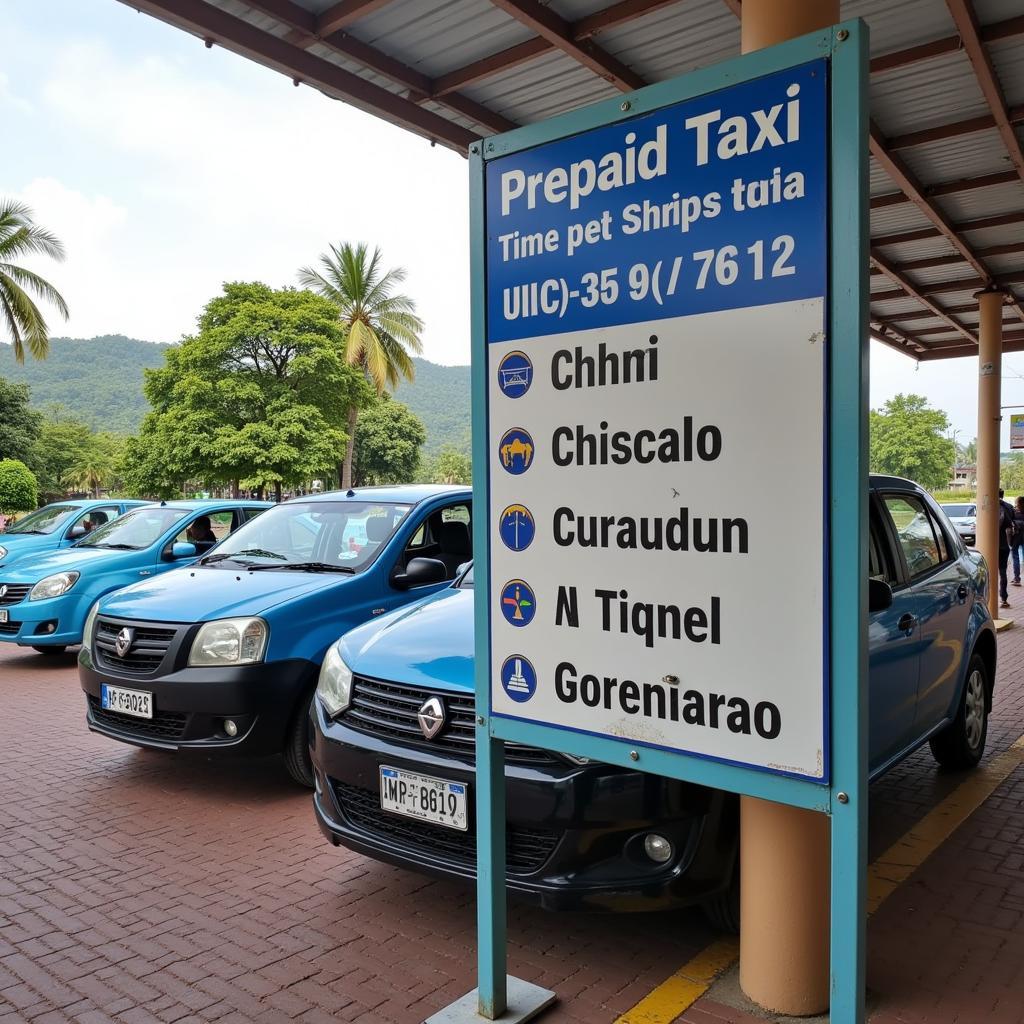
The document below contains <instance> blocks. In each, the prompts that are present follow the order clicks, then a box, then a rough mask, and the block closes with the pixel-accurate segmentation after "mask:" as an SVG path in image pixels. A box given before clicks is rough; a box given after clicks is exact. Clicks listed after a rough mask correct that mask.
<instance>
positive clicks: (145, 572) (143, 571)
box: [139, 569, 153, 576]
mask: <svg viewBox="0 0 1024 1024" xmlns="http://www.w3.org/2000/svg"><path fill="white" fill-rule="evenodd" d="M139 575H140V576H152V575H153V574H152V573H151V572H150V571H149V570H148V569H140V570H139Z"/></svg>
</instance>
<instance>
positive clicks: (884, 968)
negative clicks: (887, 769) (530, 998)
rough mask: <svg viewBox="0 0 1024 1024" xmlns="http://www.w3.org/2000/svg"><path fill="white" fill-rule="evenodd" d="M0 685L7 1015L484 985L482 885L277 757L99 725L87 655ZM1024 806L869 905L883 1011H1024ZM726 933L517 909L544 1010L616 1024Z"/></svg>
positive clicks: (361, 997)
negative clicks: (330, 829) (159, 739)
mask: <svg viewBox="0 0 1024 1024" xmlns="http://www.w3.org/2000/svg"><path fill="white" fill-rule="evenodd" d="M1006 637H1007V639H1005V640H1004V641H1003V642H1002V646H1003V670H1002V672H1001V676H1002V679H1001V682H1002V684H1003V691H1002V693H1001V696H1000V700H999V702H998V706H997V713H996V716H995V720H994V723H993V730H992V750H993V751H998V750H1000V749H1003V748H1005V747H1006V746H1007V745H1008V744H1009V742H1011V741H1012V740H1013V739H1014V738H1016V736H1017V735H1019V734H1020V733H1021V732H1024V686H1022V687H1019V688H1016V689H1015V688H1014V687H1013V685H1012V680H1015V679H1018V678H1019V677H1020V673H1021V669H1022V668H1024V629H1022V630H1014V631H1011V632H1010V633H1009V634H1006ZM0 692H2V697H3V701H4V703H3V708H4V714H3V716H2V717H0V750H2V751H3V754H2V757H0V794H2V801H0V1024H6V1022H9V1021H11V1022H13V1021H40V1022H46V1024H50V1022H58V1021H68V1020H73V1021H81V1022H89V1024H91V1022H94V1021H95V1022H102V1021H117V1022H122V1024H136V1022H145V1021H175V1020H219V1021H231V1022H245V1021H289V1020H297V1021H307V1022H315V1021H327V1020H340V1021H359V1022H361V1024H391V1022H394V1024H415V1022H416V1021H420V1020H422V1019H423V1018H424V1017H425V1016H427V1015H429V1014H430V1013H432V1012H433V1011H434V1010H436V1009H438V1008H440V1007H441V1006H444V1005H445V1004H447V1003H448V1002H450V1001H451V1000H452V999H454V998H455V997H457V996H459V995H461V994H462V993H463V992H464V991H466V990H467V989H468V988H470V987H472V985H473V983H474V980H473V973H474V972H473V946H474V933H473V899H472V892H471V891H470V890H469V889H467V888H465V887H461V886H457V885H454V884H449V883H444V882H436V881H431V880H429V879H425V878H422V877H420V876H418V875H415V874H411V873H409V872H405V871H401V870H399V869H396V868H390V867H386V866H383V865H380V864H377V863H375V862H373V861H370V860H367V859H365V858H362V857H359V856H357V855H355V854H351V853H347V852H345V851H342V850H335V849H333V848H331V847H329V846H327V845H326V844H325V843H324V841H323V840H322V838H321V836H320V833H319V831H318V830H317V828H316V825H315V823H314V821H313V816H312V812H311V809H310V801H309V797H308V796H307V795H306V794H305V793H303V792H301V791H297V790H296V789H295V788H293V787H292V786H291V785H290V784H289V783H288V782H286V781H285V779H284V776H283V771H282V769H281V768H280V766H279V765H278V764H276V763H275V762H273V761H269V762H266V761H264V762H242V761H222V760H218V761H216V762H214V761H204V760H200V759H188V760H184V759H180V758H174V757H170V756H166V755H161V754H154V753H147V752H143V751H137V750H134V749H133V748H130V747H126V746H122V745H120V744H117V743H113V742H111V741H108V740H105V739H102V738H100V737H96V736H93V735H91V734H90V733H88V732H87V731H86V729H85V727H84V724H83V701H82V697H81V694H80V691H79V689H78V682H77V676H76V673H75V670H74V660H73V657H72V656H71V655H69V656H68V657H67V658H64V659H56V660H50V659H43V658H40V657H38V656H37V655H35V654H34V653H31V652H30V653H27V654H26V653H22V652H19V651H17V650H12V649H10V648H8V647H7V646H6V645H4V646H3V647H2V648H0ZM955 782H956V779H955V777H950V776H944V775H941V774H939V773H937V772H936V771H935V769H934V766H933V765H932V764H931V762H930V759H929V758H928V756H927V754H919V755H917V756H916V757H914V758H913V759H911V760H910V761H909V762H908V763H907V764H906V765H905V766H902V767H901V768H900V769H899V770H898V771H897V772H894V773H893V774H892V775H891V776H890V777H889V778H888V779H887V780H885V781H884V782H883V783H881V784H880V785H879V786H878V787H876V789H875V791H874V794H873V800H874V803H873V809H872V847H873V848H878V849H881V848H884V847H885V846H887V845H888V844H889V842H891V840H892V839H893V838H895V837H896V836H897V835H899V834H900V833H901V832H902V831H903V830H904V829H905V828H906V826H907V825H908V824H909V823H910V821H912V820H913V819H914V818H916V817H919V816H920V815H921V814H923V813H924V812H925V811H926V810H927V809H928V808H929V807H930V806H932V805H933V803H934V802H935V801H936V800H938V799H940V798H941V797H942V796H943V795H944V794H945V793H946V792H948V791H949V789H950V788H951V787H952V786H954V785H955ZM1022 800H1024V772H1018V773H1017V774H1016V775H1015V776H1014V777H1013V778H1012V779H1010V780H1008V782H1007V783H1006V784H1005V785H1004V786H1003V787H1001V789H1000V790H999V791H998V792H997V793H996V795H995V796H994V798H993V799H992V800H990V801H989V803H988V804H987V805H986V806H985V807H984V808H983V809H982V810H981V811H980V812H979V813H978V814H977V815H975V817H974V818H973V819H972V820H971V822H969V823H968V824H967V825H966V826H965V827H964V828H962V829H961V830H960V832H958V833H957V834H956V835H955V836H954V837H953V839H952V840H951V841H950V843H949V844H948V845H947V847H946V848H945V849H943V850H942V851H941V852H940V853H939V854H938V855H937V856H936V857H935V858H933V860H932V861H931V862H929V864H927V865H926V866H925V868H924V869H923V870H922V871H919V872H918V873H917V875H915V876H914V877H913V878H912V879H911V880H910V882H908V883H907V884H906V885H905V886H904V887H903V889H901V890H900V891H898V892H897V893H896V894H895V895H894V896H893V897H892V898H891V899H890V901H889V902H888V903H887V904H886V905H885V907H883V909H882V911H881V912H880V913H879V914H878V916H877V918H876V919H875V920H874V921H873V923H872V927H871V939H872V950H871V956H872V961H871V983H872V986H873V987H874V989H875V990H876V992H877V993H878V996H877V998H876V1002H877V1005H878V1007H879V1015H878V1016H877V1018H876V1019H877V1022H878V1024H883V1022H884V1024H891V1022H892V1021H895V1020H900V1021H908V1022H909V1021H918V1020H924V1019H927V1020H929V1021H940V1020H941V1021H946V1020H948V1021H954V1020H955V1021H961V1022H972V1021H978V1022H979V1024H980V1022H982V1021H986V1022H987V1021H992V1022H994V1024H1004V1022H1007V1021H1011V1020H1012V1021H1024V1009H1022V1007H1024V989H1022V986H1024V976H1022V974H1021V973H1020V972H1021V970H1022V965H1024V926H1022V924H1021V916H1022V911H1024V874H1022V863H1021V847H1020V845H1019V842H1020V837H1021V827H1022V823H1024V806H1022ZM711 937H712V936H711V934H710V932H709V930H708V929H707V928H706V926H705V925H704V924H703V922H702V920H701V918H700V916H699V915H698V914H696V913H679V914H671V915H657V916H634V917H625V918H623V917H609V916H603V915H577V914H566V915H551V914H544V913H540V912H537V911H532V910H527V909H523V908H513V910H512V913H511V920H510V939H511V969H512V971H513V972H514V973H516V974H518V975H519V976H521V977H525V978H528V979H529V980H531V981H534V982H537V983H539V984H542V985H546V986H548V987H551V988H554V989H555V990H556V991H557V992H558V994H559V996H560V998H561V1004H560V1006H559V1007H558V1009H556V1010H554V1011H552V1012H550V1013H549V1014H548V1015H547V1016H545V1017H544V1020H545V1021H551V1022H585V1024H601V1022H608V1021H611V1020H613V1019H614V1018H615V1017H616V1016H617V1015H618V1014H619V1013H622V1012H623V1011H625V1010H626V1009H628V1008H629V1007H630V1006H632V1005H633V1004H634V1003H635V1002H636V1001H637V1000H638V999H639V998H641V997H642V996H643V995H644V994H646V993H647V992H648V991H649V990H650V989H651V988H653V987H654V986H655V985H657V984H658V983H659V982H661V981H662V980H663V979H664V978H665V977H666V976H667V975H668V974H670V973H671V972H672V970H674V969H675V968H676V967H677V966H679V965H680V964H682V963H683V962H685V961H686V960H688V959H689V958H690V957H691V956H693V955H694V954H695V953H696V952H697V951H698V950H700V949H701V948H703V947H704V946H705V945H706V944H707V942H708V941H710V939H711ZM898 964H903V965H904V966H898ZM972 986H973V988H972ZM1015 994H1016V1003H1014V1002H1013V999H1014V995H1015ZM954 1006H956V1007H960V1008H961V1009H960V1010H959V1011H957V1010H955V1009H953V1007H954ZM964 1007H967V1008H968V1009H967V1010H964V1009H963V1008H964ZM900 1010H906V1011H907V1012H906V1013H904V1014H903V1015H902V1016H900V1015H898V1013H899V1011H900ZM947 1010H948V1012H947ZM982 1010H983V1011H984V1012H982ZM975 1011H977V1012H975ZM697 1012H698V1010H696V1009H695V1010H694V1011H691V1014H688V1015H687V1017H686V1020H692V1021H693V1022H694V1024H697V1022H698V1021H699V1022H700V1024H718V1022H719V1021H721V1020H722V1019H732V1018H729V1017H726V1018H723V1016H722V1014H734V1011H731V1010H725V1009H722V1008H721V1007H720V1005H719V1004H717V1003H714V1002H711V1001H707V1000H705V1001H703V1003H702V1004H701V1005H700V1007H699V1012H700V1014H702V1015H701V1016H692V1014H695V1013H697ZM957 1012H959V1013H960V1015H959V1016H957V1015H956V1013H957ZM914 1013H917V1014H918V1016H913V1014H914ZM1014 1013H1016V1014H1017V1016H1014V1015H1013V1014H1014ZM884 1014H888V1016H884ZM894 1014H896V1015H894ZM971 1014H975V1015H973V1016H972V1015H971ZM736 1019H740V1018H739V1017H736Z"/></svg>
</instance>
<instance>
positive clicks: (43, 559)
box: [0, 499, 272, 654]
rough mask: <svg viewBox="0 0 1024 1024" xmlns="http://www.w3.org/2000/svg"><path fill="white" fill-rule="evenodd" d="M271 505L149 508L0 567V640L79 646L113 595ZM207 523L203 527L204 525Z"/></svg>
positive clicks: (228, 502) (199, 551)
mask: <svg viewBox="0 0 1024 1024" xmlns="http://www.w3.org/2000/svg"><path fill="white" fill-rule="evenodd" d="M271 504H272V503H271V502H268V501H241V500H237V499H225V500H223V501H217V500H204V501H166V502H161V503H160V504H159V505H156V504H152V503H150V504H145V505H142V506H140V507H138V508H134V509H131V510H130V511H128V512H126V513H125V514H124V515H123V516H121V517H120V518H118V519H115V520H113V521H112V522H109V523H107V524H106V525H104V526H100V527H97V528H96V529H94V530H92V532H90V533H89V534H88V535H87V536H85V537H83V538H82V539H81V540H79V541H78V542H77V543H76V544H74V545H73V546H72V547H70V548H68V549H66V550H63V551H53V552H50V553H47V554H40V555H37V556H36V557H34V558H29V559H25V560H23V561H20V562H18V563H16V564H15V565H13V566H12V567H11V568H10V569H9V570H8V569H7V567H6V566H5V567H4V568H2V569H0V642H5V643H14V644H18V646H19V647H32V648H34V649H35V650H37V651H39V653H40V654H56V653H60V652H61V651H63V650H64V648H65V647H67V646H68V645H69V644H79V643H81V642H82V628H83V627H84V625H85V619H86V616H87V615H88V614H89V609H90V608H91V607H92V606H93V604H95V602H96V601H97V600H99V598H101V597H103V596H104V595H105V594H109V593H110V592H111V591H113V590H119V589H120V588H121V587H126V586H128V584H129V583H137V582H138V581H139V580H140V579H148V578H149V577H152V576H158V575H159V574H161V573H164V572H167V571H168V570H169V569H174V568H177V567H180V566H184V565H188V564H190V563H191V562H193V561H195V559H196V558H198V557H199V556H200V555H203V554H206V552H207V551H209V550H210V549H211V548H212V547H213V546H214V545H215V544H216V543H218V542H219V541H220V540H222V539H223V538H224V537H226V536H227V535H228V534H230V533H233V532H234V531H235V530H236V529H237V528H238V527H239V526H241V525H242V524H243V523H244V522H247V521H248V520H249V519H252V518H253V517H254V516H257V515H259V514H260V512H262V511H263V510H264V509H267V508H269V507H270V506H271ZM204 519H205V522H204Z"/></svg>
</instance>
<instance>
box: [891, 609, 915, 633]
mask: <svg viewBox="0 0 1024 1024" xmlns="http://www.w3.org/2000/svg"><path fill="white" fill-rule="evenodd" d="M916 625H917V619H916V618H915V617H914V616H913V615H911V614H910V612H907V613H906V615H901V616H900V621H899V622H897V623H896V628H897V629H898V630H899V631H900V632H901V633H909V632H910V631H911V630H912V629H913V628H914V627H915V626H916Z"/></svg>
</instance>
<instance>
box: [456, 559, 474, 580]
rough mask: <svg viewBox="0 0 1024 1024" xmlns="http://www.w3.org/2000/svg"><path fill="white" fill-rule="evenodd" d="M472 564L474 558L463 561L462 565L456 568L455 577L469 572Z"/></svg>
mask: <svg viewBox="0 0 1024 1024" xmlns="http://www.w3.org/2000/svg"><path fill="white" fill-rule="evenodd" d="M472 564H473V559H470V560H469V561H468V562H463V563H462V565H460V566H459V567H458V569H456V570H455V578H456V579H458V578H459V577H460V576H461V575H462V574H463V573H464V572H467V571H468V570H469V567H470V566H471V565H472Z"/></svg>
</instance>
